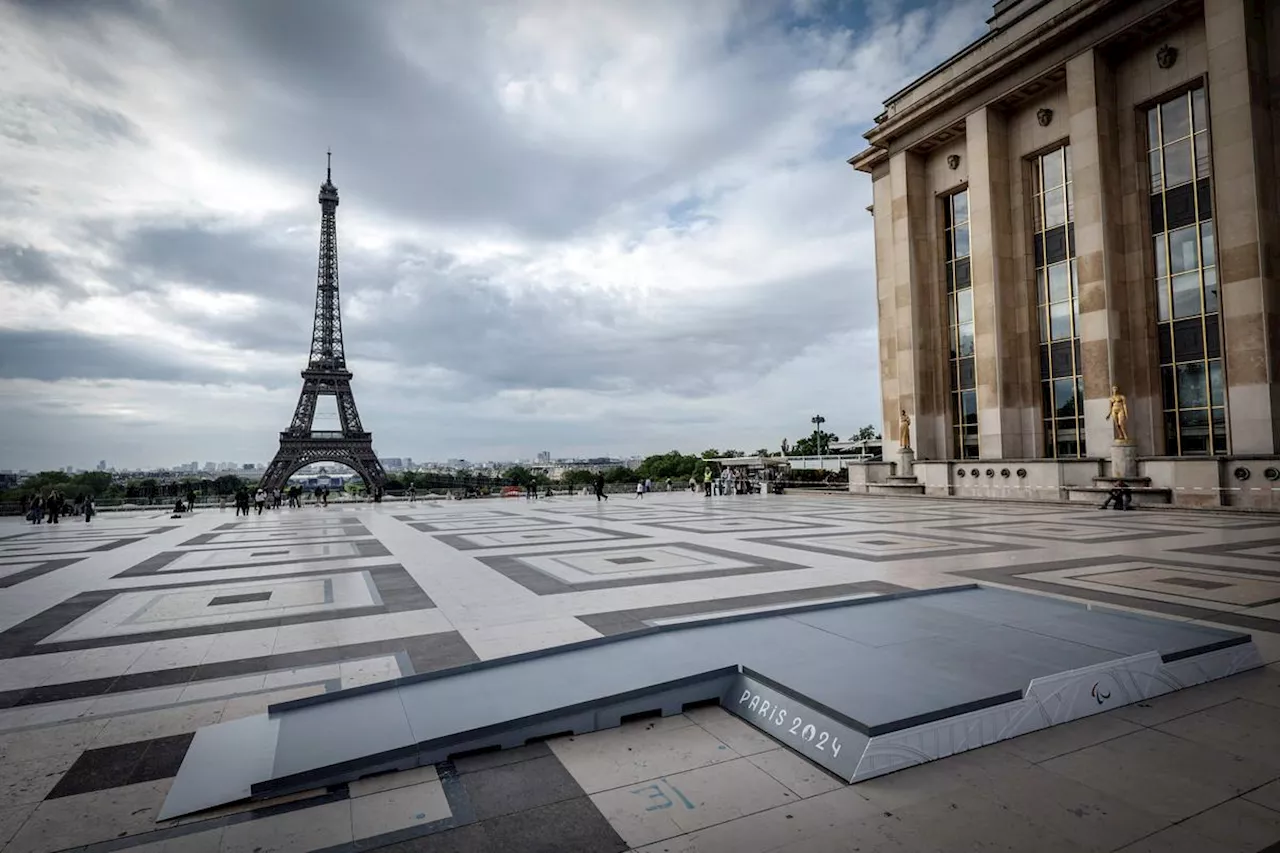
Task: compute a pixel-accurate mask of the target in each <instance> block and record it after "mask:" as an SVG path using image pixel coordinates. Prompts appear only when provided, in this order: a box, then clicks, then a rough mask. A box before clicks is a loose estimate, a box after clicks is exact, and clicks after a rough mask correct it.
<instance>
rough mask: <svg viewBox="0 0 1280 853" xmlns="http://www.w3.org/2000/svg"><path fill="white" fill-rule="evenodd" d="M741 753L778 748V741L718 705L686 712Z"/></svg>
mask: <svg viewBox="0 0 1280 853" xmlns="http://www.w3.org/2000/svg"><path fill="white" fill-rule="evenodd" d="M685 716H687V717H688V718H689V719H691V720H693V721H694V722H695V723H697V724H698V725H700V726H702V727H703V728H704V729H706V730H707V731H709V732H710V733H711V734H713V735H714V736H715V737H717V738H718V739H720V740H721V741H723V742H724V744H725V745H726V746H728V747H729V748H730V749H732V750H733V751H734V752H736V753H738V754H739V755H755V754H756V753H760V752H768V751H770V750H776V749H777V748H778V742H777V741H775V740H773V739H772V738H770V737H768V736H766V735H765V734H764V733H763V732H761V731H760V730H759V729H757V728H756V727H755V726H751V725H748V724H747V723H745V722H743V721H742V720H740V719H738V718H737V717H735V716H734V715H732V714H730V713H729V712H728V711H726V710H725V709H724V708H721V707H720V706H718V705H712V706H707V707H705V708H695V709H693V710H690V711H688V712H686V713H685Z"/></svg>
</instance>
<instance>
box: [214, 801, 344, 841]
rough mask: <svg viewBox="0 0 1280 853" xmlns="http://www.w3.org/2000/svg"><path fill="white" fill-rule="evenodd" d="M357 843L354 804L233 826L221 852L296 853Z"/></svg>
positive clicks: (342, 804) (298, 812)
mask: <svg viewBox="0 0 1280 853" xmlns="http://www.w3.org/2000/svg"><path fill="white" fill-rule="evenodd" d="M353 840H354V835H353V834H352V827H351V801H350V800H344V801H342V802H337V803H326V804H324V805H321V806H315V807H313V808H308V809H299V810H297V811H291V812H285V813H284V814H277V815H271V816H270V817H264V818H259V819H257V820H250V821H246V822H243V823H233V824H231V825H230V826H228V827H227V828H226V829H225V830H224V831H223V834H222V850H221V853H297V851H307V850H315V849H318V848H320V847H334V846H337V845H340V844H347V843H350V842H351V841H353Z"/></svg>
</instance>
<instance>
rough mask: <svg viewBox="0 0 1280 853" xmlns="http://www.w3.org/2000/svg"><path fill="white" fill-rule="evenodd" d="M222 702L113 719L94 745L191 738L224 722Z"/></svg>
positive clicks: (142, 712)
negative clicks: (189, 736)
mask: <svg viewBox="0 0 1280 853" xmlns="http://www.w3.org/2000/svg"><path fill="white" fill-rule="evenodd" d="M225 704H226V703H225V702H223V701H221V700H216V701H213V702H199V703H196V704H194V705H179V706H178V707H176V708H159V709H156V710H153V711H139V712H136V713H132V714H123V715H120V716H117V717H112V718H111V719H110V720H109V721H107V723H106V725H105V726H104V727H103V728H102V729H101V731H100V732H99V733H98V735H97V737H96V738H95V739H94V741H93V748H94V749H97V748H99V747H104V746H115V745H117V744H122V743H132V742H134V741H139V740H151V739H153V738H158V737H169V736H171V735H181V734H187V733H188V732H194V731H195V730H196V729H198V728H201V727H202V726H211V725H213V724H214V723H217V722H219V721H220V720H221V719H222V709H223V706H224V705H225Z"/></svg>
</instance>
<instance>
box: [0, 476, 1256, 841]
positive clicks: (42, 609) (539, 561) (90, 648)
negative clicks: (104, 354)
mask: <svg viewBox="0 0 1280 853" xmlns="http://www.w3.org/2000/svg"><path fill="white" fill-rule="evenodd" d="M1276 530H1277V525H1276V522H1275V519H1274V518H1268V517H1265V516H1256V515H1236V514H1228V513H1185V512H1171V511H1142V512H1129V513H1123V514H1119V513H1112V512H1101V511H1099V510H1097V509H1096V508H1095V507H1089V506H1071V505H1062V504H1047V503H1046V504H1029V503H1022V504H996V503H984V502H965V501H958V500H934V499H923V498H921V499H904V498H881V497H877V496H844V495H841V496H830V497H818V496H806V495H803V494H798V495H787V496H768V497H759V496H756V497H729V496H724V497H716V498H705V497H703V496H702V495H701V494H697V493H690V492H687V491H683V492H680V491H677V492H672V493H669V494H668V493H664V492H657V493H652V494H649V495H646V496H645V498H644V499H643V500H639V499H633V498H630V497H628V496H626V495H618V496H614V497H613V499H612V500H611V501H609V502H607V503H605V502H597V501H596V500H595V499H594V497H577V498H563V497H560V498H553V499H550V500H547V499H542V500H538V501H529V500H524V499H522V498H521V499H492V500H470V501H447V502H426V501H420V502H417V503H414V504H409V503H407V502H405V501H391V500H388V501H386V502H384V503H382V504H366V505H349V504H335V505H331V506H330V507H327V508H316V507H308V508H306V509H292V510H291V509H281V510H271V511H267V512H265V513H263V515H261V516H257V515H254V516H250V517H249V518H246V519H241V518H236V517H235V516H233V515H232V514H231V512H230V511H227V512H218V511H217V510H201V511H199V512H197V513H195V514H194V515H190V516H186V517H184V518H182V519H170V518H169V517H168V513H154V512H152V513H120V514H114V513H102V514H100V515H99V516H97V517H95V518H94V519H93V521H92V522H91V523H87V524H86V523H84V522H83V521H80V522H79V523H78V524H77V523H75V520H74V519H72V520H70V521H69V522H67V523H63V524H60V525H57V526H47V525H41V526H40V527H34V526H31V525H25V524H23V523H22V522H21V521H19V520H17V519H13V520H10V519H2V520H0V766H3V768H4V773H3V777H4V778H3V780H2V781H0V853H18V851H22V852H23V853H35V852H36V851H38V852H39V853H48V852H49V851H55V850H62V849H72V848H75V849H79V848H84V849H87V850H93V851H102V853H106V851H108V850H117V849H124V850H127V849H138V850H140V851H147V853H152V851H170V850H172V851H187V850H190V851H194V853H200V852H201V851H206V850H207V851H233V850H234V851H241V850H243V851H251V850H255V849H261V850H298V851H311V850H328V851H338V850H342V851H348V850H351V851H354V850H366V849H387V850H396V851H408V850H437V849H438V850H491V851H498V850H503V851H505V850H511V851H519V850H531V849H547V850H616V851H623V850H628V849H635V850H643V851H644V853H660V851H676V850H681V851H693V850H714V851H719V850H735V851H737V850H742V851H748V853H756V851H761V852H762V851H764V850H782V849H786V850H791V849H795V850H800V849H805V850H828V849H844V848H845V847H851V846H858V845H861V846H862V847H863V848H864V849H883V850H898V851H906V850H947V849H962V848H964V849H968V848H969V847H976V846H980V845H981V844H986V843H990V844H998V845H999V846H1002V847H1003V848H1005V849H1037V850H1039V849H1046V850H1049V849H1052V850H1092V849H1107V850H1112V849H1121V848H1123V847H1124V846H1125V845H1128V844H1135V845H1139V844H1141V843H1143V841H1144V839H1145V840H1147V841H1149V843H1148V845H1147V846H1146V847H1138V846H1135V847H1134V849H1135V850H1136V849H1149V850H1156V849H1179V848H1178V846H1177V845H1179V844H1181V845H1182V849H1196V850H1205V851H1211V850H1215V849H1219V847H1221V849H1248V850H1252V849H1261V848H1262V847H1264V846H1266V844H1269V843H1271V842H1272V841H1275V840H1277V839H1280V800H1278V799H1277V796H1280V794H1277V793H1275V792H1274V791H1273V788H1280V760H1274V761H1272V760H1271V759H1269V758H1268V756H1277V755H1280V734H1277V732H1280V711H1275V713H1271V714H1270V715H1269V714H1268V712H1267V710H1266V709H1272V710H1273V711H1274V709H1276V708H1280V698H1277V697H1280V678H1276V679H1274V680H1275V682H1276V683H1275V685H1274V687H1273V686H1270V683H1269V682H1267V681H1266V680H1265V676H1258V678H1259V679H1261V680H1258V681H1257V682H1256V686H1254V687H1249V688H1248V690H1249V691H1252V692H1247V695H1248V697H1249V698H1248V699H1247V700H1246V699H1233V700H1232V701H1231V702H1228V703H1227V704H1225V705H1222V706H1221V708H1219V709H1217V710H1213V709H1210V710H1211V711H1212V713H1214V714H1217V715H1218V716H1217V717H1214V718H1213V721H1212V725H1210V724H1208V723H1207V722H1206V723H1204V724H1201V725H1199V727H1197V724H1196V723H1195V721H1196V720H1199V719H1201V717H1200V715H1201V714H1202V713H1203V714H1209V713H1210V712H1209V711H1203V712H1202V711H1201V710H1200V707H1197V706H1195V705H1194V704H1193V705H1192V706H1191V715H1190V716H1189V717H1188V716H1185V715H1186V714H1187V713H1188V711H1187V710H1181V711H1178V712H1170V713H1171V714H1173V716H1161V715H1158V712H1159V709H1160V708H1161V707H1163V706H1162V705H1161V702H1162V700H1156V701H1155V702H1153V703H1150V704H1151V707H1150V708H1131V709H1127V710H1124V709H1122V711H1120V712H1114V714H1106V715H1102V716H1100V717H1097V718H1092V719H1091V720H1089V721H1082V722H1081V723H1077V724H1073V725H1072V726H1070V727H1060V728H1059V729H1058V730H1054V731H1056V733H1054V732H1047V733H1043V734H1045V735H1046V737H1045V738H1042V739H1039V740H1037V738H1039V736H1029V737H1028V738H1019V739H1017V740H1015V741H1009V742H1007V743H1006V744H1003V745H1001V746H1000V747H993V748H989V749H984V750H979V751H977V752H974V753H966V754H964V755H962V756H958V757H956V758H952V759H947V760H946V761H943V762H937V763H936V764H935V765H931V766H926V767H922V768H916V769H914V770H909V771H903V772H902V773H899V774H895V775H894V776H891V777H885V778H884V779H881V780H873V781H871V782H867V783H863V784H862V785H859V786H854V787H849V786H846V785H844V784H843V783H841V782H840V781H839V780H836V779H834V778H832V777H831V776H829V775H827V774H826V773H825V771H823V770H821V769H819V768H817V767H816V766H814V765H812V764H809V763H808V762H807V761H806V760H804V759H803V758H801V757H800V756H799V755H798V754H796V753H794V752H791V751H790V750H787V749H784V748H782V747H780V745H779V744H778V743H777V742H775V741H773V740H771V739H769V738H768V737H766V736H764V735H763V734H761V733H760V732H758V731H756V730H755V729H752V728H750V727H748V726H746V725H745V724H743V723H742V722H741V721H740V720H737V719H736V718H733V717H731V716H729V715H727V714H726V713H725V712H724V711H723V710H722V709H720V708H700V709H697V710H691V711H689V712H687V713H685V714H680V715H676V716H673V717H668V718H663V719H654V720H645V721H642V722H637V723H634V724H628V725H624V726H623V727H622V728H619V729H612V730H607V731H601V732H596V733H593V734H590V735H585V736H582V737H562V738H555V739H552V740H550V741H548V742H546V743H540V744H533V745H530V746H528V747H525V748H523V749H519V750H507V751H503V752H500V753H493V754H485V755H474V756H461V757H458V756H455V758H454V759H453V760H451V761H446V762H443V763H441V764H438V765H435V766H433V767H422V768H418V769H416V770H414V771H410V772H408V773H394V774H388V775H385V776H378V777H373V778H369V779H364V780H361V781H359V782H353V783H350V784H349V785H348V784H344V785H339V786H334V787H332V788H330V789H326V790H323V791H312V792H307V793H305V794H300V795H296V796H295V797H289V798H284V799H282V800H281V801H277V802H272V803H268V804H265V805H263V804H255V805H254V806H245V805H240V806H234V805H233V806H231V807H228V808H227V809H224V810H221V811H218V812H216V813H210V814H198V815H194V816H191V817H188V818H185V819H182V820H178V821H163V822H160V821H157V820H156V814H157V812H158V809H159V808H160V805H161V804H162V803H163V801H164V799H165V796H166V794H167V791H168V787H169V785H171V784H172V778H173V775H174V774H175V773H176V771H177V768H178V767H179V766H181V762H182V759H183V757H184V755H185V753H186V749H187V747H188V746H189V744H190V742H191V737H192V735H193V734H194V732H195V731H196V730H197V729H198V728H200V727H202V726H206V725H211V724H215V723H218V722H228V721H231V720H234V719H237V718H239V717H243V716H248V715H253V714H259V713H262V711H263V710H265V708H266V707H267V706H268V705H270V704H273V703H277V702H281V701H287V700H290V699H298V698H304V697H306V696H313V695H317V694H320V693H325V692H330V691H333V690H338V689H346V688H351V687H357V686H360V685H362V684H369V683H372V682H376V681H382V680H386V679H390V678H397V677H401V676H403V675H409V674H413V673H419V672H429V671H433V670H438V669H443V668H448V667H452V666H458V665H461V664H465V663H470V662H474V661H477V660H487V659H492V658H495V657H501V656H504V655H509V654H517V653H521V652H526V651H532V650H536V649H540V648H546V647H550V646H556V645H562V644H567V643H573V642H578V641H581V640H586V639H591V638H594V637H599V636H602V635H614V634H620V633H625V632H628V631H634V630H639V629H643V628H645V627H648V626H652V625H662V624H671V623H676V622H683V621H689V620H696V619H700V618H707V617H708V616H724V615H732V614H736V613H744V612H752V611H765V610H769V609H773V608H777V607H785V606H792V605H797V604H804V603H811V602H815V601H838V600H852V599H856V598H862V597H866V596H873V595H881V594H885V593H889V592H895V591H901V590H905V589H915V588H923V587H930V586H943V585H951V584H955V583H957V582H965V581H971V580H976V581H979V582H982V583H988V584H995V585H999V586H1005V587H1012V588H1022V589H1025V590H1028V591H1032V592H1040V593H1046V594H1053V595H1063V596H1068V597H1071V598H1074V599H1081V600H1085V601H1091V602H1096V603H1098V604H1101V605H1109V606H1122V607H1128V608H1135V609H1138V610H1143V611H1148V612H1155V613H1162V614H1165V615H1170V616H1174V617H1177V618H1185V619H1195V620H1203V621H1209V622H1212V623H1213V624H1217V625H1222V626H1225V627H1230V628H1242V629H1246V630H1250V631H1253V632H1255V637H1257V638H1260V640H1259V645H1260V646H1261V647H1262V651H1263V653H1264V656H1266V655H1268V654H1270V655H1272V658H1274V657H1275V656H1277V655H1280V644H1274V645H1268V642H1270V641H1268V640H1266V638H1267V637H1269V636H1271V635H1270V634H1268V633H1262V632H1280V539H1277V536H1276ZM1247 678H1248V677H1247V676H1241V677H1237V678H1236V679H1228V680H1227V682H1224V683H1223V684H1224V685H1225V684H1227V683H1232V684H1240V685H1243V686H1241V687H1239V688H1232V689H1235V690H1238V691H1240V692H1245V687H1246V686H1247V685H1248V684H1255V682H1251V681H1247ZM1214 689H1217V690H1224V689H1227V688H1226V687H1223V686H1218V687H1215V686H1213V685H1211V686H1210V687H1209V688H1201V690H1214ZM1273 689H1274V691H1275V692H1274V693H1273V692H1269V691H1272V690H1273ZM1194 695H1195V691H1184V692H1183V694H1179V697H1174V698H1175V699H1176V700H1177V701H1178V702H1184V703H1185V702H1195V701H1196V700H1194V699H1193V698H1187V697H1193V696H1194ZM1232 695H1233V696H1234V694H1232ZM495 701H500V697H495ZM1115 714H1125V715H1128V716H1126V717H1123V718H1122V717H1118V716H1115ZM1144 715H1145V716H1144ZM1175 717H1176V718H1177V719H1175ZM1204 719H1205V720H1208V719H1209V718H1208V717H1205V718H1204ZM1095 732H1096V734H1095ZM1063 739H1065V740H1063ZM1237 744H1238V745H1237ZM1006 747H1007V748H1006ZM1233 749H1234V750H1236V752H1235V753H1233V752H1231V750H1233ZM1126 750H1127V751H1126ZM1240 752H1243V753H1245V754H1243V755H1241V754H1238V753H1240ZM1224 756H1226V757H1224ZM1033 762H1034V763H1033ZM1160 762H1164V763H1163V764H1160ZM1157 765H1159V766H1157ZM1191 766H1194V767H1195V768H1196V773H1197V780H1198V781H1196V782H1195V785H1194V786H1190V787H1187V788H1186V789H1185V790H1183V788H1181V787H1179V786H1180V785H1182V783H1181V782H1180V781H1179V780H1180V776H1179V773H1180V772H1181V771H1180V770H1178V769H1177V768H1180V767H1191ZM1162 768H1163V769H1162ZM1170 768H1173V769H1170ZM1142 773H1146V774H1147V775H1146V776H1143V775H1142ZM1188 785H1190V783H1188ZM948 786H953V787H948ZM1215 786H1216V787H1215ZM1158 792H1166V794H1167V796H1165V798H1164V799H1160V798H1159V796H1158ZM1221 792H1225V793H1221ZM1175 794H1176V796H1175ZM935 806H936V807H935ZM1228 806H1229V808H1227V807H1228ZM1218 809H1223V811H1222V813H1221V815H1218V814H1217V812H1216V810H1218ZM1201 813H1204V814H1205V815H1211V816H1214V819H1213V820H1209V819H1208V818H1207V817H1206V818H1204V819H1201V818H1200V817H1198V815H1201ZM957 814H959V815H960V816H959V817H958V816H957ZM1268 815H1276V816H1277V818H1276V821H1274V822H1273V823H1268V820H1270V818H1268ZM1175 823H1176V824H1178V826H1176V827H1175V826H1174V824H1175ZM1273 824H1274V827H1275V832H1274V837H1271V836H1268V837H1265V838H1263V839H1262V841H1263V843H1259V844H1253V846H1249V845H1250V844H1252V842H1253V841H1255V840H1257V838H1255V836H1257V837H1261V836H1262V835H1266V833H1268V832H1270V831H1271V830H1270V829H1268V827H1271V826H1273ZM1246 829H1248V831H1249V832H1252V833H1254V835H1250V836H1249V837H1248V838H1247V839H1243V837H1242V835H1241V834H1242V833H1244V832H1245V830H1246ZM1175 831H1176V833H1177V834H1176V837H1175V835H1174V833H1175ZM1166 834H1167V835H1166ZM1242 839H1243V840H1242ZM1246 842H1247V843H1246ZM789 845H793V846H789Z"/></svg>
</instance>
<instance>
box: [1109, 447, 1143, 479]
mask: <svg viewBox="0 0 1280 853" xmlns="http://www.w3.org/2000/svg"><path fill="white" fill-rule="evenodd" d="M1111 476H1112V477H1120V478H1123V479H1133V478H1134V477H1137V476H1138V447H1137V445H1135V444H1134V443H1133V442H1132V441H1123V440H1121V439H1116V440H1115V442H1114V443H1113V444H1112V445H1111Z"/></svg>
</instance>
